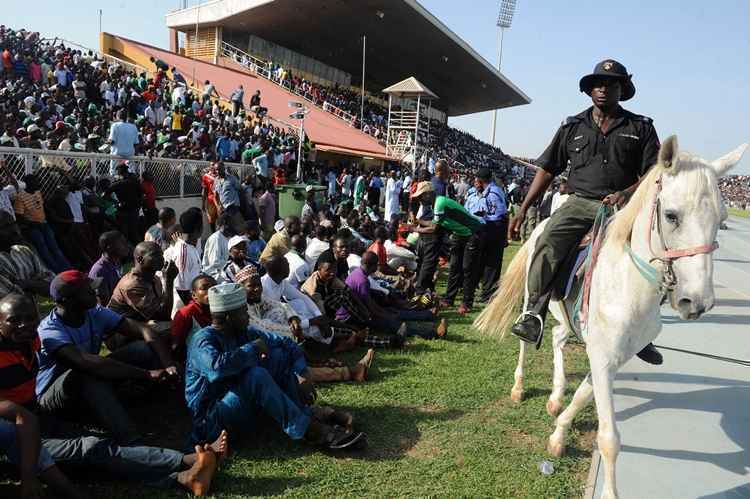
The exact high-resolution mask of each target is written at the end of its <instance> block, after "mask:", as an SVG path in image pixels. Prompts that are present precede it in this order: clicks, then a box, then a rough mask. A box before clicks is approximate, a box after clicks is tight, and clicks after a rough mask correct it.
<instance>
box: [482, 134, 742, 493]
mask: <svg viewBox="0 0 750 499" xmlns="http://www.w3.org/2000/svg"><path fill="white" fill-rule="evenodd" d="M747 147H748V145H747V144H743V145H742V146H740V147H738V148H737V149H736V150H734V151H732V152H731V153H729V154H727V155H726V156H724V157H722V158H719V159H717V160H715V161H713V162H708V161H705V160H703V159H701V158H698V157H696V156H693V155H690V154H687V153H680V152H678V148H677V139H676V137H674V136H672V137H670V138H668V139H667V140H666V141H665V142H664V144H663V145H662V147H661V149H660V150H659V155H658V162H657V164H656V165H654V166H653V167H652V168H651V170H650V171H649V173H648V174H647V175H646V176H645V177H644V178H643V181H642V182H641V185H640V186H639V187H638V189H637V191H636V192H635V193H634V195H633V197H632V198H631V199H630V201H629V203H628V204H627V205H626V206H625V207H624V208H623V209H622V210H620V211H619V212H618V213H617V214H616V215H615V216H614V218H613V220H612V221H611V223H610V224H609V226H608V228H607V233H606V236H605V239H604V242H603V244H602V246H601V251H600V253H599V257H598V263H597V264H596V266H595V268H594V271H593V274H592V276H591V293H590V299H589V311H588V319H587V327H586V328H585V333H584V340H585V342H586V352H587V354H588V357H589V365H590V369H591V370H590V372H589V373H588V374H587V375H586V378H585V379H584V380H583V382H582V383H581V384H580V386H579V387H578V389H577V390H576V392H575V395H573V400H572V401H571V402H570V405H569V406H568V407H567V408H566V409H565V410H564V411H563V412H562V413H561V414H560V415H559V417H557V422H556V427H555V431H554V432H553V433H552V434H551V435H550V437H549V442H548V446H547V450H548V452H549V453H551V454H552V455H554V456H560V455H562V453H563V452H564V449H565V444H564V441H565V434H566V432H567V431H568V429H569V428H570V425H571V423H572V421H573V418H574V416H575V415H576V413H578V411H580V410H581V408H583V407H584V406H585V405H586V404H588V402H589V401H591V398H592V396H593V397H594V398H595V402H596V411H597V415H598V419H599V428H598V433H597V443H598V446H599V451H600V452H601V455H602V457H603V459H604V473H605V482H604V489H603V495H602V497H604V498H608V499H609V498H616V497H617V487H616V484H615V462H616V460H617V454H618V453H619V450H620V436H619V433H618V431H617V426H616V424H615V412H614V406H613V400H612V384H613V380H614V378H615V374H616V373H617V370H618V369H619V368H620V366H622V365H623V364H624V363H625V362H627V361H628V360H629V359H630V358H631V357H633V355H635V354H636V353H637V352H639V351H640V350H641V349H642V348H643V347H645V346H646V345H647V344H648V343H650V342H652V341H653V340H654V339H655V338H656V336H657V335H658V334H659V332H660V331H661V316H660V312H659V308H660V304H661V301H662V298H663V296H664V294H665V292H668V295H669V298H670V301H671V305H672V308H674V309H675V310H676V311H677V312H678V313H679V315H680V317H681V318H682V319H697V318H698V317H700V316H701V315H702V314H703V313H704V312H706V311H708V310H710V309H711V308H712V307H713V305H714V290H713V257H712V252H713V250H714V249H715V248H716V247H717V246H716V244H715V239H716V234H717V231H718V229H719V224H720V223H721V222H722V220H724V219H725V218H726V216H727V215H726V210H725V209H724V206H723V203H722V199H721V195H720V193H719V188H718V183H717V179H718V177H720V176H722V175H723V174H725V173H726V172H727V171H728V170H729V169H730V168H732V167H733V166H734V165H735V164H736V163H737V162H738V161H739V160H740V158H741V157H742V154H743V152H744V151H745V149H746V148H747ZM542 230H544V224H542V225H540V226H539V227H537V229H536V230H535V231H534V233H533V234H532V236H531V238H530V239H529V240H528V241H527V242H526V244H524V245H523V247H521V249H520V250H519V251H518V254H517V255H516V256H515V257H514V258H513V261H512V262H511V264H510V266H509V267H508V271H507V273H506V274H505V276H504V277H503V279H502V282H501V286H500V289H499V290H498V292H497V294H496V295H495V297H494V298H493V300H492V302H491V303H490V304H489V305H488V306H487V307H486V308H485V310H484V311H483V312H482V314H481V315H480V316H479V317H478V318H477V320H476V321H475V323H474V325H475V326H476V327H477V328H478V329H479V331H481V332H482V333H484V334H487V335H493V336H500V337H501V336H503V335H504V333H505V331H506V330H507V329H508V327H509V326H510V324H511V323H512V322H513V320H514V319H515V317H516V315H517V313H518V310H519V308H520V304H521V300H522V298H526V299H527V298H528V297H527V296H525V293H524V282H525V280H526V274H527V271H528V265H529V262H530V255H532V254H533V252H534V245H535V243H536V240H537V238H538V237H539V234H540V233H541V231H542ZM628 244H629V245H630V247H631V248H632V254H631V253H629V252H628V249H627V247H628V246H627V245H628ZM646 262H651V264H652V265H649V264H648V263H646ZM636 264H640V265H641V270H640V271H639V270H638V268H637V267H636ZM644 264H645V265H644ZM644 269H645V272H643V271H644ZM648 271H651V272H652V273H653V274H652V277H654V278H655V279H652V280H651V281H649V280H648V279H646V278H645V277H644V275H645V274H647V273H648ZM570 309H571V305H570V303H566V302H564V301H562V302H561V301H553V302H552V303H551V304H550V312H551V313H552V315H553V316H554V317H555V319H556V320H557V322H558V323H559V324H558V325H556V326H555V327H554V328H553V330H552V335H553V339H552V346H553V350H554V376H553V389H552V393H551V394H550V397H549V401H548V402H547V412H548V413H549V414H550V415H551V416H553V417H554V416H557V414H558V413H559V412H560V410H561V409H562V407H563V397H564V391H565V373H564V369H563V352H562V349H563V347H564V345H565V341H566V339H567V337H568V334H569V333H570V332H571V328H573V327H576V328H578V327H579V325H578V324H572V323H571V322H570V320H569V318H570V317H572V314H571V313H570V312H569V310H570ZM520 343H521V351H520V353H519V356H518V367H517V368H516V371H515V384H514V385H513V389H512V390H511V398H512V399H513V400H514V401H516V402H519V401H521V399H522V398H523V361H524V356H525V353H526V348H527V344H526V343H524V342H523V341H521V342H520Z"/></svg>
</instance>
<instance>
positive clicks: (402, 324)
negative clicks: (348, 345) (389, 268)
mask: <svg viewBox="0 0 750 499" xmlns="http://www.w3.org/2000/svg"><path fill="white" fill-rule="evenodd" d="M377 266H378V257H377V255H376V254H375V253H372V252H371V251H368V252H366V253H365V254H364V255H362V263H361V266H360V267H359V268H356V269H354V270H353V271H352V273H351V274H350V275H349V277H347V279H346V286H347V288H349V289H350V290H351V292H352V295H354V296H355V297H356V298H357V299H358V300H359V301H360V302H361V303H363V304H364V305H365V307H367V310H368V311H369V313H370V317H371V319H370V320H368V321H366V322H364V323H359V325H360V326H365V327H368V328H370V329H371V330H373V331H376V332H381V333H385V334H390V335H398V336H402V337H406V336H420V337H422V338H424V339H433V338H436V337H444V336H445V334H446V325H445V320H442V321H440V324H439V326H438V327H437V328H436V327H435V325H434V322H435V315H434V314H433V312H431V311H430V310H405V309H400V308H394V307H388V308H385V307H382V306H381V305H379V304H378V303H377V301H376V300H375V299H374V298H373V295H372V292H371V286H370V280H369V278H368V277H369V276H370V275H371V274H372V273H374V272H375V270H376V269H377ZM336 318H337V319H338V320H340V321H343V322H350V323H353V324H358V321H357V319H356V318H354V317H352V315H351V314H350V312H349V311H348V310H347V309H346V308H344V307H342V308H340V309H339V310H338V311H337V313H336ZM416 323H426V324H416Z"/></svg>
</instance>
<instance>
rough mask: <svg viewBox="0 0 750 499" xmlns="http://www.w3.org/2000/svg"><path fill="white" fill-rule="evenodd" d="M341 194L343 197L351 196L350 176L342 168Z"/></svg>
mask: <svg viewBox="0 0 750 499" xmlns="http://www.w3.org/2000/svg"><path fill="white" fill-rule="evenodd" d="M340 186H341V194H342V195H343V196H344V197H345V198H350V197H352V176H351V174H350V173H349V171H348V170H347V169H346V168H344V174H343V176H342V177H341V184H340Z"/></svg>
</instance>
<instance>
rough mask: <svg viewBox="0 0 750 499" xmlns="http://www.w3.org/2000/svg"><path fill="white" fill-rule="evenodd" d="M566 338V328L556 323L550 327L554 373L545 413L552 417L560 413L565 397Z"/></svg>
mask: <svg viewBox="0 0 750 499" xmlns="http://www.w3.org/2000/svg"><path fill="white" fill-rule="evenodd" d="M567 339H568V328H567V327H565V326H564V325H562V324H558V325H557V326H555V327H554V328H552V356H553V359H554V364H555V368H554V373H553V375H552V393H550V396H549V400H548V401H547V414H549V415H550V416H552V417H553V418H554V417H555V416H557V415H558V414H560V411H561V410H562V408H563V401H564V397H565V366H564V359H563V348H564V347H565V341H566V340H567Z"/></svg>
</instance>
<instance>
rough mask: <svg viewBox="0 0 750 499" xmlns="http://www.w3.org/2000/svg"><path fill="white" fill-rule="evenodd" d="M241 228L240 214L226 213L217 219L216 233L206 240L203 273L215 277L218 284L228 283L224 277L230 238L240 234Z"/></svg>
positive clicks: (234, 212) (202, 264)
mask: <svg viewBox="0 0 750 499" xmlns="http://www.w3.org/2000/svg"><path fill="white" fill-rule="evenodd" d="M241 227H242V215H241V214H240V212H238V211H229V212H227V211H225V212H223V213H222V214H221V215H219V217H218V218H217V219H216V228H217V230H216V232H214V233H213V234H211V235H210V236H208V239H206V245H205V247H204V249H203V259H202V262H201V268H202V269H203V273H204V274H208V275H210V276H211V277H213V278H214V279H215V280H216V283H217V284H221V283H223V282H227V280H226V278H225V276H224V265H225V264H226V263H227V259H228V258H229V246H228V243H229V238H231V237H232V236H234V235H236V234H239V232H240V229H241Z"/></svg>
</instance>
